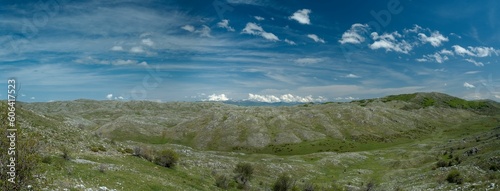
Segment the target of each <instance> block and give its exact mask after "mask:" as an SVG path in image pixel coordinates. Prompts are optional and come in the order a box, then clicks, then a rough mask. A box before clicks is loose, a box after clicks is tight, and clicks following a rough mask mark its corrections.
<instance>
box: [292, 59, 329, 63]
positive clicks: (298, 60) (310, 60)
mask: <svg viewBox="0 0 500 191" xmlns="http://www.w3.org/2000/svg"><path fill="white" fill-rule="evenodd" d="M321 61H323V59H322V58H299V59H296V60H294V62H295V63H297V64H316V63H318V62H321Z"/></svg>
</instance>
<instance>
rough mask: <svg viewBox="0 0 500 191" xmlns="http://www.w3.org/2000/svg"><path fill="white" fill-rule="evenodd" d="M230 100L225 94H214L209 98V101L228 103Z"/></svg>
mask: <svg viewBox="0 0 500 191" xmlns="http://www.w3.org/2000/svg"><path fill="white" fill-rule="evenodd" d="M227 100H229V98H227V97H226V95H225V94H219V95H217V94H212V95H209V96H208V101H227Z"/></svg>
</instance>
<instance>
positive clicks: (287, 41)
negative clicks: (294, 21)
mask: <svg viewBox="0 0 500 191" xmlns="http://www.w3.org/2000/svg"><path fill="white" fill-rule="evenodd" d="M285 42H286V43H288V44H289V45H297V44H296V43H295V42H293V41H291V40H288V39H286V38H285Z"/></svg>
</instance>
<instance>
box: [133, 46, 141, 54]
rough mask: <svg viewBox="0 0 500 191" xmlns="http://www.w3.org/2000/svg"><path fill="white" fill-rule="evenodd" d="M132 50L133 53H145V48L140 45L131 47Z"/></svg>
mask: <svg viewBox="0 0 500 191" xmlns="http://www.w3.org/2000/svg"><path fill="white" fill-rule="evenodd" d="M130 52H132V53H143V52H144V49H142V47H140V46H134V47H132V48H130Z"/></svg>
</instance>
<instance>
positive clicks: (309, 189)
mask: <svg viewBox="0 0 500 191" xmlns="http://www.w3.org/2000/svg"><path fill="white" fill-rule="evenodd" d="M314 188H315V186H314V184H312V183H306V184H305V185H304V189H303V191H314Z"/></svg>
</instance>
